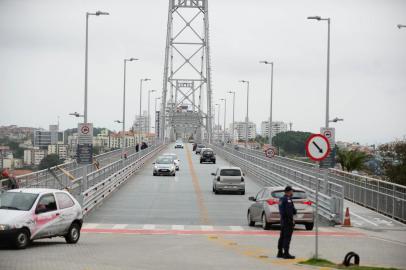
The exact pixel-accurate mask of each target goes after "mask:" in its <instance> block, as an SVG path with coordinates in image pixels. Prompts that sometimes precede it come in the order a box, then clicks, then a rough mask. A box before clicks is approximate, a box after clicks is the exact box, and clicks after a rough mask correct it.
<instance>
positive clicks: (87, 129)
mask: <svg viewBox="0 0 406 270" xmlns="http://www.w3.org/2000/svg"><path fill="white" fill-rule="evenodd" d="M80 130H81V131H82V134H87V133H89V131H90V129H89V127H88V126H83V127H82V128H81V129H80Z"/></svg>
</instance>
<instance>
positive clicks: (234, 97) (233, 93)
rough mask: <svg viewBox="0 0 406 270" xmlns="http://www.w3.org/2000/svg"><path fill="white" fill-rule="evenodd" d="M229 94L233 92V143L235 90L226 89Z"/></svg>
mask: <svg viewBox="0 0 406 270" xmlns="http://www.w3.org/2000/svg"><path fill="white" fill-rule="evenodd" d="M228 93H229V94H233V126H232V129H233V130H232V133H233V135H232V136H233V137H232V138H233V144H234V113H235V91H228Z"/></svg>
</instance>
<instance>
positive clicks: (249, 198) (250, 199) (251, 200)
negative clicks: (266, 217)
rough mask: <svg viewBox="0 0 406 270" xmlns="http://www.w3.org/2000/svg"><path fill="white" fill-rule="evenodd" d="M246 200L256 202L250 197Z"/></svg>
mask: <svg viewBox="0 0 406 270" xmlns="http://www.w3.org/2000/svg"><path fill="white" fill-rule="evenodd" d="M248 200H250V201H253V202H255V201H256V200H255V197H252V196H250V197H248Z"/></svg>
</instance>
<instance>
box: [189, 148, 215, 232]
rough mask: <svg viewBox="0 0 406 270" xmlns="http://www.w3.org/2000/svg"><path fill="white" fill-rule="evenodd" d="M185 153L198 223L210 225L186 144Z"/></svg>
mask: <svg viewBox="0 0 406 270" xmlns="http://www.w3.org/2000/svg"><path fill="white" fill-rule="evenodd" d="M185 151H186V156H187V160H188V164H189V170H190V174H191V175H192V181H193V187H194V189H195V194H196V199H197V206H198V207H199V213H200V214H199V216H200V222H201V224H203V225H209V224H210V221H209V214H208V211H207V208H206V205H205V204H204V199H203V193H202V190H201V188H200V184H199V178H198V177H197V174H196V171H195V167H194V166H193V161H192V155H191V154H190V151H189V147H188V145H187V144H186V145H185Z"/></svg>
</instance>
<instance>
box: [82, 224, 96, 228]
mask: <svg viewBox="0 0 406 270" xmlns="http://www.w3.org/2000/svg"><path fill="white" fill-rule="evenodd" d="M98 225H99V224H97V223H85V224H83V228H86V229H94V228H96V227H97V226H98Z"/></svg>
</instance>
